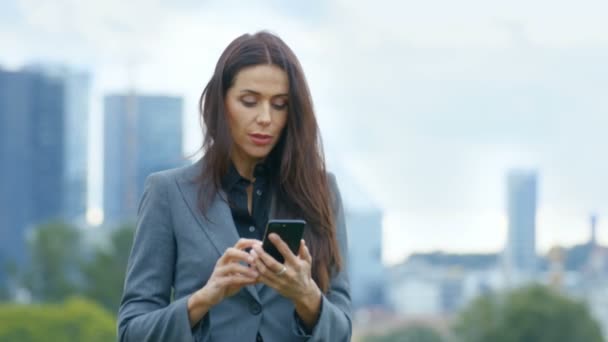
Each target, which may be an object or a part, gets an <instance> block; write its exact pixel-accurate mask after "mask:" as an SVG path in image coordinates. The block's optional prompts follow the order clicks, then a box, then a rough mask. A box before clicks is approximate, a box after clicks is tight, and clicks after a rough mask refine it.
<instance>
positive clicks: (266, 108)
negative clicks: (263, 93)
mask: <svg viewBox="0 0 608 342" xmlns="http://www.w3.org/2000/svg"><path fill="white" fill-rule="evenodd" d="M255 121H256V122H257V123H258V124H259V125H261V126H268V125H270V121H271V117H270V103H265V104H264V105H263V106H262V108H261V110H260V112H259V113H258V116H257V117H256V120H255Z"/></svg>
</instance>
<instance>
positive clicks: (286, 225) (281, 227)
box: [262, 220, 306, 263]
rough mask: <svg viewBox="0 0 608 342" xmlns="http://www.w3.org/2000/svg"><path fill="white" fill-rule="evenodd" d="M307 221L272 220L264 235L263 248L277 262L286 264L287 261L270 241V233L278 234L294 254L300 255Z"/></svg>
mask: <svg viewBox="0 0 608 342" xmlns="http://www.w3.org/2000/svg"><path fill="white" fill-rule="evenodd" d="M305 226H306V221H304V220H270V221H268V224H267V225H266V232H265V233H264V241H263V243H262V248H264V251H266V253H268V254H270V255H271V256H272V257H273V258H275V260H276V261H278V262H280V263H284V262H285V260H284V258H283V255H282V254H281V252H279V251H278V250H277V248H276V247H275V246H274V244H273V243H272V241H270V239H268V235H269V234H270V233H276V234H277V235H279V236H280V237H281V239H283V241H285V243H286V244H287V245H288V246H289V249H291V252H292V253H293V254H296V255H297V254H298V250H299V249H300V240H301V239H302V235H303V234H304V227H305Z"/></svg>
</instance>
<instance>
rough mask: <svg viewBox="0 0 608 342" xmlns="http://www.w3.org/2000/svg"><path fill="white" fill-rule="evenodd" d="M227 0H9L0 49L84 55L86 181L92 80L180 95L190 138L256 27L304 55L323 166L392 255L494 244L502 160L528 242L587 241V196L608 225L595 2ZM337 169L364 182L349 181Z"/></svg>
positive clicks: (192, 141) (13, 57) (607, 119)
mask: <svg viewBox="0 0 608 342" xmlns="http://www.w3.org/2000/svg"><path fill="white" fill-rule="evenodd" d="M232 5H234V3H225V2H219V1H210V2H206V3H205V4H196V3H193V2H189V1H177V2H172V3H170V4H169V3H154V4H146V5H145V6H144V5H143V3H140V2H137V1H135V2H132V3H129V4H121V3H119V2H118V1H109V2H104V3H95V4H86V5H85V4H84V3H83V4H80V3H78V4H72V3H68V2H63V1H59V2H56V3H54V4H53V6H49V5H47V6H42V5H41V4H36V3H28V2H22V1H18V0H12V1H9V2H8V3H7V5H6V7H5V9H6V11H4V12H3V13H2V14H0V16H2V19H6V20H3V21H1V23H2V24H0V39H1V40H2V41H3V42H4V44H5V46H6V49H4V50H3V53H2V54H1V55H0V64H3V65H6V66H8V67H12V68H15V67H19V66H21V65H23V64H26V63H28V62H30V61H32V60H54V61H57V60H59V61H64V62H66V63H68V64H70V65H72V64H73V65H83V66H85V67H87V68H90V70H91V71H92V73H93V74H94V75H95V76H94V77H95V82H94V84H93V89H92V92H93V98H92V101H93V103H92V107H93V108H92V118H91V121H92V122H91V124H90V127H92V128H95V130H93V131H91V134H92V137H91V140H92V141H93V142H95V144H94V145H93V146H92V147H91V151H92V157H91V158H92V160H91V161H90V163H91V166H92V168H91V172H92V177H91V179H92V180H95V179H97V180H98V179H100V173H101V171H100V169H101V165H102V164H101V160H100V155H101V148H100V142H101V139H100V137H99V135H100V131H99V127H100V126H101V123H102V122H101V114H100V113H101V99H102V97H103V95H104V94H105V93H108V92H114V91H125V90H126V89H129V86H130V85H131V84H135V86H136V88H137V89H138V91H140V92H142V93H163V94H172V95H179V96H183V97H184V111H185V119H184V142H183V146H184V150H185V153H186V154H188V153H193V152H195V151H196V149H197V148H198V147H199V145H200V132H199V130H200V128H199V127H198V120H197V109H196V101H197V100H198V95H199V93H200V91H201V90H202V87H203V85H204V84H205V83H206V81H207V80H208V78H209V76H210V74H211V72H212V68H213V66H214V64H215V62H216V60H217V58H218V57H219V53H220V52H221V50H222V49H223V48H224V47H225V46H226V45H227V44H228V42H229V41H230V40H232V39H233V38H234V37H236V36H237V35H239V34H241V33H243V32H253V31H256V30H258V29H262V28H267V29H270V30H272V31H274V32H276V33H278V34H279V35H281V36H282V37H283V38H284V39H285V40H286V41H287V43H288V44H290V45H291V46H292V47H293V48H294V50H295V52H296V54H298V56H299V57H300V59H301V61H302V64H303V67H304V70H305V72H306V75H307V77H308V80H309V82H310V87H311V91H312V93H313V98H314V100H315V104H316V109H317V113H318V116H319V122H320V126H321V131H322V134H323V138H324V142H325V148H326V152H327V160H328V164H329V165H330V170H331V169H334V170H335V169H338V168H337V167H335V166H336V165H339V166H341V169H342V170H345V171H340V172H336V174H337V176H338V177H337V178H338V181H339V182H340V185H341V187H342V189H341V190H342V192H343V195H344V196H345V201H348V202H350V203H355V205H357V204H359V203H358V202H360V201H361V199H362V198H365V200H367V202H371V203H373V205H374V206H375V207H378V208H380V209H382V211H383V213H384V227H385V235H384V246H385V255H384V256H383V257H384V260H385V261H386V262H387V263H395V262H398V261H400V260H402V259H403V258H404V257H405V256H406V255H408V254H410V253H411V252H413V251H429V250H437V249H444V250H450V251H490V250H492V251H497V250H501V249H502V248H503V247H504V244H505V242H506V237H507V219H506V213H505V210H504V208H505V206H506V205H505V199H504V194H505V191H506V190H505V186H504V184H503V178H504V175H505V173H506V172H507V170H508V169H510V168H513V167H515V168H518V167H532V168H535V169H537V170H538V172H539V192H538V196H539V198H538V204H539V207H538V222H537V231H538V244H537V246H538V250H539V252H542V251H546V250H548V248H550V247H551V246H553V245H555V244H560V245H573V244H576V243H578V242H580V241H586V240H587V237H588V230H587V228H586V227H587V223H588V215H589V213H590V212H597V213H598V216H599V217H600V220H599V221H598V227H597V231H598V234H597V238H598V241H599V242H600V243H604V244H605V243H606V242H607V241H608V231H607V230H606V229H604V228H605V227H606V225H605V223H604V222H605V221H603V220H602V219H601V218H602V217H603V216H605V215H606V214H608V194H607V193H606V192H605V191H604V190H603V189H605V188H608V180H606V179H605V177H604V174H605V172H606V170H608V161H604V160H602V159H601V158H598V156H597V152H595V151H601V150H602V149H603V148H604V147H605V146H608V138H607V135H606V134H605V132H604V131H605V129H604V128H603V127H607V126H608V100H607V99H606V98H605V96H604V95H603V92H604V89H605V88H606V87H607V86H608V84H607V82H608V81H607V79H608V77H606V76H607V75H608V69H607V67H606V66H605V63H604V62H603V61H604V60H605V58H606V57H608V41H607V38H606V37H608V34H607V33H608V23H606V21H605V20H604V18H603V16H602V15H601V14H602V13H605V12H606V10H608V8H607V5H606V4H604V3H599V2H597V1H590V0H585V1H582V2H580V3H577V5H576V6H570V5H567V4H565V3H555V2H550V1H547V0H543V1H539V2H535V3H534V4H530V3H529V2H525V1H513V2H510V3H508V4H502V5H498V4H490V3H486V2H482V1H466V2H465V3H458V4H453V3H449V2H441V1H431V2H427V3H424V4H418V5H417V6H416V7H414V8H412V7H411V6H408V5H407V4H396V3H392V2H388V1H387V2H380V3H377V4H374V5H371V4H366V3H365V2H357V1H355V2H345V1H330V2H315V1H313V2H310V3H306V4H300V5H297V6H298V7H295V8H294V7H291V6H290V5H285V4H278V3H277V2H274V1H262V2H261V3H259V4H257V5H252V4H241V5H239V6H232ZM141 8H146V10H145V11H144V12H141ZM437 8H443V9H445V11H443V12H438V11H437V10H436V9H437ZM470 8H475V11H471V10H470ZM547 9H551V10H550V11H547ZM65 13H72V14H71V15H69V17H66V14H65ZM444 13H449V16H446V15H445V14H444ZM226 18H230V20H226ZM564 22H568V23H571V24H572V25H563V23H564ZM259 23H264V26H263V27H262V26H261V25H260V24H259ZM144 28H145V29H144ZM209 32H213V33H214V34H209ZM353 32H359V33H360V34H352V33H353ZM129 65H130V66H131V67H129ZM129 70H130V71H129ZM346 178H351V179H352V182H351V181H347V180H346ZM347 184H358V185H359V186H360V187H361V188H362V189H361V191H353V192H354V194H351V191H349V190H351V189H349V185H347ZM91 186H92V187H93V193H92V194H91V198H90V199H89V203H90V204H91V205H92V206H93V207H100V206H101V204H100V203H101V202H100V201H101V196H100V187H101V184H100V183H99V182H97V183H93V184H91ZM361 193H362V194H363V195H361Z"/></svg>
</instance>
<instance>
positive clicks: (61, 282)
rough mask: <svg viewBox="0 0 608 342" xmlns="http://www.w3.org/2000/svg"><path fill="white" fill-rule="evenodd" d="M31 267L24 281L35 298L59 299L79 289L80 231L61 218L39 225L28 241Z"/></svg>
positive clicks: (45, 299)
mask: <svg viewBox="0 0 608 342" xmlns="http://www.w3.org/2000/svg"><path fill="white" fill-rule="evenodd" d="M28 248H29V252H30V257H31V260H30V267H29V268H28V270H27V271H26V272H25V274H24V281H23V282H24V285H25V287H26V288H27V289H29V290H30V292H31V294H32V298H33V299H34V300H36V301H51V302H53V301H62V300H64V299H66V298H68V297H69V296H72V295H74V294H75V293H77V292H78V287H79V282H80V279H79V278H80V234H79V232H78V230H77V229H76V228H74V227H72V226H70V225H68V224H65V223H62V222H53V223H48V224H44V225H42V226H40V227H39V228H38V229H36V230H35V231H34V234H33V236H32V238H31V239H30V240H29V241H28Z"/></svg>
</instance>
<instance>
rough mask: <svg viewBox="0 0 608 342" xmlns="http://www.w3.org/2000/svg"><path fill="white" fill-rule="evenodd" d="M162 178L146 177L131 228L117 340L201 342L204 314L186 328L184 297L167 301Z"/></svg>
mask: <svg viewBox="0 0 608 342" xmlns="http://www.w3.org/2000/svg"><path fill="white" fill-rule="evenodd" d="M168 184H169V182H168V179H167V177H166V176H165V175H163V174H162V173H156V174H152V175H150V176H149V177H148V178H147V179H146V182H145V186H144V194H143V196H142V199H141V201H140V204H139V209H138V217H137V227H136V231H135V238H134V241H133V247H132V249H131V255H130V256H129V262H128V265H127V274H126V279H125V286H124V292H123V296H122V300H121V303H120V309H119V311H118V336H119V341H120V342H136V341H137V342H144V341H148V342H153V341H204V340H207V339H208V338H209V336H208V335H209V315H206V316H205V317H204V318H203V319H202V320H201V322H199V323H198V324H197V325H196V326H195V327H194V329H191V328H190V322H189V318H188V308H187V302H188V298H189V296H185V297H182V298H179V299H176V300H175V301H173V302H171V288H172V285H173V274H174V269H175V259H176V243H175V237H174V233H173V223H172V218H171V210H170V207H169V202H168V195H167V190H168Z"/></svg>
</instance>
